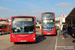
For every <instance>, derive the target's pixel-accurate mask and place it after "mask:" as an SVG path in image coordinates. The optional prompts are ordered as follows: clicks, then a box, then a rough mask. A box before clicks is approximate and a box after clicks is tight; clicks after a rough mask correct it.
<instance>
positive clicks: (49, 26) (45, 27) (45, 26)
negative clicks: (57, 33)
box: [42, 23, 55, 31]
mask: <svg viewBox="0 0 75 50" xmlns="http://www.w3.org/2000/svg"><path fill="white" fill-rule="evenodd" d="M54 27H55V23H43V24H42V28H43V30H47V31H50V30H53V29H54Z"/></svg>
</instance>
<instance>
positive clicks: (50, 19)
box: [41, 12, 56, 35]
mask: <svg viewBox="0 0 75 50" xmlns="http://www.w3.org/2000/svg"><path fill="white" fill-rule="evenodd" d="M41 25H42V26H41V33H42V35H56V26H55V13H53V12H44V13H42V14H41Z"/></svg>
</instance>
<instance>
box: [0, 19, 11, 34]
mask: <svg viewBox="0 0 75 50" xmlns="http://www.w3.org/2000/svg"><path fill="white" fill-rule="evenodd" d="M6 33H10V30H9V20H8V19H0V34H6Z"/></svg>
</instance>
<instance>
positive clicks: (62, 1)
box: [0, 0, 75, 18]
mask: <svg viewBox="0 0 75 50" xmlns="http://www.w3.org/2000/svg"><path fill="white" fill-rule="evenodd" d="M74 7H75V0H0V18H11V16H19V15H23V16H24V15H29V16H35V17H36V18H41V13H43V12H54V13H55V17H56V18H57V17H61V15H62V14H65V16H67V15H68V14H69V13H70V12H71V10H72V9H73V8H74Z"/></svg>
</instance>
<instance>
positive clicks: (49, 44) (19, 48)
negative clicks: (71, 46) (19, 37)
mask: <svg viewBox="0 0 75 50" xmlns="http://www.w3.org/2000/svg"><path fill="white" fill-rule="evenodd" d="M55 42H56V36H39V37H38V38H37V40H36V42H35V43H17V44H15V45H16V46H14V47H11V48H9V50H54V48H55Z"/></svg>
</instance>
